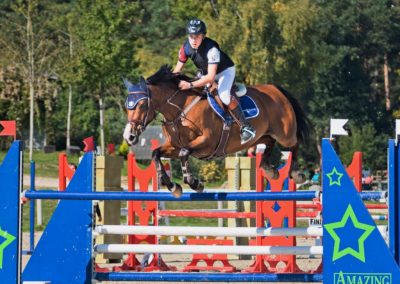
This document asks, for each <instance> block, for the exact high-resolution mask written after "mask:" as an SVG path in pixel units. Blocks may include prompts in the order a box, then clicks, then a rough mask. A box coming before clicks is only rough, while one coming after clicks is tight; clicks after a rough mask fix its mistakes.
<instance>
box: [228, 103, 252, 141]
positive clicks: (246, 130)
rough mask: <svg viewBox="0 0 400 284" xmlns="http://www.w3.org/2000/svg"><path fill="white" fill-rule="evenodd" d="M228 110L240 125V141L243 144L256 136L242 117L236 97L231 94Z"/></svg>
mask: <svg viewBox="0 0 400 284" xmlns="http://www.w3.org/2000/svg"><path fill="white" fill-rule="evenodd" d="M228 108H229V111H230V113H231V114H232V116H233V117H234V119H235V120H236V122H237V123H238V124H239V126H240V143H241V144H245V143H247V142H248V141H250V140H251V139H253V138H254V137H255V136H256V130H255V129H254V127H253V126H252V125H251V124H250V123H249V122H248V121H247V119H246V118H245V117H244V113H243V110H242V108H241V107H240V104H239V102H238V101H237V99H236V97H234V96H232V99H231V102H230V103H229V105H228Z"/></svg>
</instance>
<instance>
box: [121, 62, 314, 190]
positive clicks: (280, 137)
mask: <svg viewBox="0 0 400 284" xmlns="http://www.w3.org/2000/svg"><path fill="white" fill-rule="evenodd" d="M180 80H190V78H189V77H188V76H186V75H184V74H180V73H179V74H175V73H172V69H171V67H170V66H168V65H164V66H162V67H161V68H160V69H159V70H158V71H157V72H156V73H154V74H153V75H151V76H150V77H148V78H147V79H146V80H145V79H144V78H143V77H140V81H139V84H132V83H131V82H129V81H128V80H126V79H124V83H125V86H126V88H127V89H128V96H127V99H126V102H125V107H126V110H127V121H128V122H127V124H126V127H125V131H124V138H125V139H126V140H127V142H128V144H130V145H134V144H136V143H137V141H138V138H139V136H140V134H141V133H142V132H143V131H144V130H145V129H146V126H147V125H148V124H149V123H150V122H151V121H153V120H154V118H155V117H156V115H157V114H158V113H161V114H162V115H163V133H164V136H165V137H166V142H165V143H164V144H163V145H161V146H160V147H159V148H157V149H155V150H154V151H153V152H152V159H153V161H154V162H155V165H156V168H157V173H158V176H159V179H160V182H161V184H162V185H166V186H167V188H168V190H169V191H171V193H172V194H173V195H174V196H175V197H180V196H181V195H182V187H181V185H180V184H178V183H174V182H172V181H171V180H170V178H169V177H168V175H167V174H166V171H165V169H164V167H163V164H162V163H161V160H160V158H161V157H166V158H179V159H180V161H181V167H182V172H183V181H184V183H186V184H188V185H189V186H190V188H191V189H193V190H195V191H196V192H202V191H203V189H204V185H203V183H202V182H201V181H200V180H199V179H198V178H196V177H194V176H193V174H192V172H191V169H190V164H189V160H188V159H189V156H193V157H196V158H198V159H211V158H214V157H216V156H225V155H227V154H232V153H235V152H238V151H240V150H243V149H247V148H249V147H254V146H255V145H257V144H265V145H266V148H265V151H264V153H263V155H262V159H261V163H260V166H261V167H262V168H263V169H264V170H265V173H266V174H267V175H268V176H269V177H271V178H273V179H276V178H278V177H279V173H278V170H277V169H276V167H275V166H273V165H272V164H271V163H270V156H271V152H272V148H273V146H274V145H275V142H278V143H279V144H280V145H282V146H283V147H286V148H289V149H290V151H292V167H291V177H292V178H294V180H295V181H297V182H302V181H303V180H304V175H303V174H302V173H300V171H299V167H298V165H297V157H298V149H299V145H300V143H301V142H303V141H305V139H307V137H308V135H309V128H310V126H309V120H308V119H307V117H306V116H305V113H304V111H303V109H302V108H301V106H300V104H299V102H298V101H297V100H296V99H295V98H294V97H293V95H291V94H290V93H289V92H288V91H286V90H285V89H283V88H282V87H280V86H278V85H274V84H264V85H257V86H252V87H247V94H246V96H247V97H250V98H251V100H252V101H253V102H254V103H255V105H256V106H257V111H258V115H257V116H255V117H253V118H251V119H250V120H249V121H250V123H251V124H252V125H253V126H254V128H255V129H256V136H255V137H254V138H253V139H252V140H250V141H248V142H247V143H245V144H241V142H240V126H239V125H238V124H237V123H235V122H233V123H231V124H229V123H227V121H224V120H223V119H222V118H221V115H220V114H218V113H217V112H216V111H214V110H213V108H212V107H211V106H210V103H209V100H206V99H204V96H205V95H204V91H203V90H201V89H189V90H184V91H183V90H180V89H179V88H178V84H179V81H180ZM192 80H193V79H192ZM214 95H215V91H214ZM209 97H210V98H212V97H213V96H212V95H210V94H209ZM218 100H219V98H218V96H215V100H214V102H215V101H217V102H218ZM218 105H219V106H220V107H221V108H223V105H222V104H221V102H219V104H218Z"/></svg>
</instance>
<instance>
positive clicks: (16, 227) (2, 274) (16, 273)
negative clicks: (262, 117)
mask: <svg viewBox="0 0 400 284" xmlns="http://www.w3.org/2000/svg"><path fill="white" fill-rule="evenodd" d="M21 147H22V142H21V141H15V142H14V143H13V144H12V146H11V148H10V150H9V151H8V153H7V156H6V157H5V158H4V161H3V163H2V165H1V167H0V196H1V198H0V212H1V213H0V280H1V281H0V282H1V283H19V279H20V254H19V251H20V245H21V244H20V240H19V238H18V236H19V234H20V229H21V228H20V225H21V214H20V213H21V207H20V202H19V200H20V191H21V180H20V177H21V165H22V152H21V151H22V150H21Z"/></svg>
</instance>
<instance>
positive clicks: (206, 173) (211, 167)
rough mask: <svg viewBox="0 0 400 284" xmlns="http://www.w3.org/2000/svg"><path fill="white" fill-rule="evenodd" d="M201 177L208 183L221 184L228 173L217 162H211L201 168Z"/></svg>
mask: <svg viewBox="0 0 400 284" xmlns="http://www.w3.org/2000/svg"><path fill="white" fill-rule="evenodd" d="M199 176H201V177H202V178H203V179H204V181H205V182H208V183H210V182H221V181H222V180H224V178H225V177H226V173H225V169H224V168H221V167H220V166H219V165H218V164H217V163H216V162H215V161H211V162H208V163H207V164H205V165H203V166H202V167H201V168H200V172H199Z"/></svg>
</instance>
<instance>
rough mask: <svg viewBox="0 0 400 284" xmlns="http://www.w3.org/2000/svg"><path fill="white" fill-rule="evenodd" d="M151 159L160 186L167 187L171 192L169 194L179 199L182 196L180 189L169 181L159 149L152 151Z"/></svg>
mask: <svg viewBox="0 0 400 284" xmlns="http://www.w3.org/2000/svg"><path fill="white" fill-rule="evenodd" d="M152 159H153V161H154V163H155V164H156V169H157V175H158V178H159V181H160V184H162V185H165V186H167V188H168V190H169V191H171V193H172V194H173V195H174V196H175V197H177V198H178V197H181V196H182V187H181V186H180V185H179V184H177V183H174V182H172V181H171V179H170V178H169V176H168V175H167V172H166V171H165V168H164V165H163V164H162V162H161V149H160V148H157V149H155V150H154V151H153V153H152Z"/></svg>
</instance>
